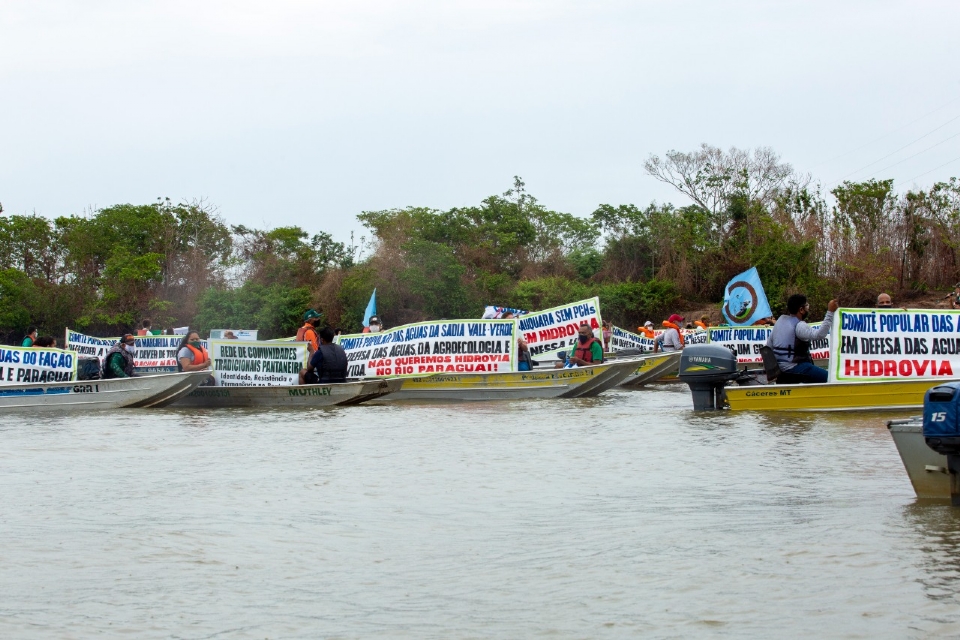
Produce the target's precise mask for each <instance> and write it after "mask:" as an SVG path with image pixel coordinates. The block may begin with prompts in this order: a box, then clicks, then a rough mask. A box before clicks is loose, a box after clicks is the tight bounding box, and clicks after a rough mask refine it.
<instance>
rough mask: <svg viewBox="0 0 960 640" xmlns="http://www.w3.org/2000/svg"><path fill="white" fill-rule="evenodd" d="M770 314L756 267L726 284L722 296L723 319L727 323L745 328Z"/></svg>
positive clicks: (768, 304)
mask: <svg viewBox="0 0 960 640" xmlns="http://www.w3.org/2000/svg"><path fill="white" fill-rule="evenodd" d="M772 313H773V312H772V311H770V303H768V302H767V294H765V293H764V292H763V285H762V284H760V274H759V273H757V268H756V267H750V269H748V270H747V271H744V272H743V273H741V274H739V275H737V276H734V277H733V280H731V281H730V282H728V283H727V288H726V291H725V292H724V294H723V317H724V318H726V319H727V322H729V323H730V324H732V325H734V326H746V325H751V324H753V323H754V322H756V321H757V320H759V319H760V318H767V317H769V316H770V315H771V314H772Z"/></svg>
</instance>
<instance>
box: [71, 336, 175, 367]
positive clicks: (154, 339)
mask: <svg viewBox="0 0 960 640" xmlns="http://www.w3.org/2000/svg"><path fill="white" fill-rule="evenodd" d="M119 339H120V338H119V337H117V338H96V337H94V336H88V335H84V334H82V333H78V332H77V331H71V330H70V329H67V330H66V341H65V345H64V346H65V347H66V348H67V349H69V350H70V351H74V352H76V353H78V354H80V355H81V356H91V357H95V358H98V359H99V360H100V366H101V367H102V366H103V359H104V358H105V357H106V356H107V352H108V351H110V348H111V347H112V346H113V345H115V344H116V343H117V340H119ZM134 340H135V345H134V346H135V347H136V349H137V351H136V353H135V354H134V356H133V371H134V373H136V374H145V373H171V372H174V371H176V370H177V350H178V348H179V347H180V342H181V340H183V336H136V338H134Z"/></svg>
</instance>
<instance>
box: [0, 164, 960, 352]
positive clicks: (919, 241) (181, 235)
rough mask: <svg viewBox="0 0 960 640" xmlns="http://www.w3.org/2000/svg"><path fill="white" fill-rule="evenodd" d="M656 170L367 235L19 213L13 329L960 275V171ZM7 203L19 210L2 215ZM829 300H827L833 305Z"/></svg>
mask: <svg viewBox="0 0 960 640" xmlns="http://www.w3.org/2000/svg"><path fill="white" fill-rule="evenodd" d="M644 169H645V170H646V172H647V173H648V174H649V175H651V176H653V177H655V178H656V179H658V180H661V181H663V182H665V183H667V184H670V185H672V186H673V187H675V188H676V190H677V192H678V193H679V194H681V195H682V197H683V198H684V199H685V201H686V202H684V203H683V204H681V205H674V204H670V203H656V202H654V203H652V204H650V205H647V206H646V207H639V206H636V205H634V204H617V205H613V204H601V205H599V206H598V207H597V208H596V210H595V211H593V213H592V214H591V215H590V217H588V218H581V217H577V216H574V215H571V214H568V213H563V212H559V211H554V210H552V209H549V208H547V207H545V206H544V205H543V204H541V203H540V202H539V201H538V200H537V199H536V198H535V197H534V196H533V195H531V194H530V193H528V192H527V191H526V188H525V185H524V183H523V181H522V180H521V179H520V178H515V179H514V183H513V185H512V186H511V188H509V189H507V190H506V191H505V192H504V193H502V194H500V195H492V196H490V197H488V198H486V199H484V200H483V201H482V202H480V203H478V204H477V205H475V206H471V207H456V208H453V209H449V210H437V209H431V208H425V207H407V208H402V209H389V210H384V211H365V212H362V213H360V214H359V215H358V216H357V218H358V220H359V221H360V223H361V224H362V225H363V227H364V228H365V229H366V230H367V232H368V233H369V236H365V237H364V238H363V239H362V240H361V242H360V243H359V244H354V242H353V241H352V240H351V242H350V243H349V244H346V243H343V242H337V241H335V240H334V239H333V238H332V237H331V236H330V235H329V234H327V233H324V232H318V233H313V234H312V235H311V233H310V231H308V230H304V229H302V228H300V227H296V226H290V227H278V228H274V229H251V228H248V227H245V226H242V225H236V226H230V225H228V224H227V223H226V222H225V220H224V219H223V218H222V217H221V216H220V215H219V213H218V212H217V210H216V209H215V208H214V207H212V206H211V205H210V204H209V203H207V202H204V201H195V202H189V203H186V202H184V203H173V202H171V201H170V200H169V199H161V200H158V201H156V202H154V203H151V204H144V205H131V204H121V205H116V206H112V207H107V208H104V209H100V210H96V211H91V212H87V213H85V214H83V215H70V216H63V217H58V218H56V219H53V220H51V219H49V218H46V217H44V216H39V215H8V214H3V215H0V332H2V333H3V335H4V337H5V339H6V341H7V342H8V343H10V342H13V341H14V340H17V339H18V338H19V337H21V336H22V334H23V332H24V331H25V330H26V328H27V327H28V326H30V325H37V326H39V327H40V329H41V333H50V334H53V335H62V333H63V329H64V327H67V326H69V327H70V328H72V329H77V330H80V331H83V332H86V333H91V334H95V335H117V334H120V333H122V332H124V331H130V330H131V329H133V328H134V327H135V326H136V325H137V323H139V322H140V321H141V320H142V319H143V318H146V317H149V318H151V319H152V320H153V324H154V327H158V326H163V327H175V326H187V325H189V326H191V327H193V328H195V329H198V330H199V331H201V333H203V332H206V331H209V330H210V329H213V328H257V329H259V330H260V335H261V336H262V337H264V338H272V337H281V336H287V335H291V334H292V333H293V332H294V331H295V330H296V328H297V327H298V326H299V325H300V324H301V317H302V313H303V310H304V309H306V308H309V307H315V308H318V309H321V310H322V311H323V313H324V314H325V316H326V320H327V322H328V323H329V324H331V325H332V326H337V327H341V328H343V329H344V330H346V331H355V330H359V329H360V325H361V319H362V317H363V312H364V308H365V307H366V303H367V300H368V298H369V296H370V293H371V291H372V290H373V288H374V287H376V288H377V297H378V304H379V307H380V310H381V312H382V314H381V315H382V316H384V320H385V322H386V323H387V325H388V326H389V325H398V324H403V323H407V322H414V321H419V320H425V319H438V318H468V317H479V315H480V314H481V313H482V310H483V307H484V306H485V305H490V304H497V305H504V306H510V307H516V308H522V309H530V310H536V309H542V308H546V307H550V306H555V305H559V304H562V303H566V302H570V301H572V300H577V299H582V298H586V297H591V296H594V295H597V296H599V297H600V301H601V306H602V310H603V314H604V317H605V318H609V319H611V320H613V321H614V322H615V323H618V324H621V325H623V326H625V327H631V326H636V325H637V324H639V323H641V322H642V321H644V320H646V319H648V318H650V319H653V320H655V321H656V320H657V319H659V318H660V316H665V314H668V313H670V312H672V311H674V310H677V309H681V308H684V307H692V306H703V305H705V304H712V303H719V302H720V301H721V300H722V298H723V288H724V285H725V284H726V283H727V282H728V281H729V279H730V278H731V277H732V276H733V275H735V274H737V273H739V272H741V271H743V270H745V269H747V268H749V267H750V266H754V265H755V266H757V268H758V270H759V272H760V276H761V278H762V281H763V284H764V288H765V289H766V291H767V295H768V298H769V299H770V303H771V306H772V307H774V309H775V310H777V308H778V307H782V305H783V303H784V302H785V300H786V298H787V296H789V295H790V294H791V293H794V292H804V293H806V294H807V295H808V296H809V297H810V298H811V300H812V301H813V302H814V304H815V305H816V304H817V303H824V304H825V301H826V300H828V299H830V298H831V297H834V296H840V297H841V299H842V300H843V301H844V304H846V305H857V304H864V305H866V304H871V303H872V301H873V299H874V298H875V297H876V295H877V293H878V292H879V291H887V292H890V293H893V294H894V295H896V296H899V297H901V298H903V297H909V296H911V295H920V294H926V293H929V292H933V291H945V290H948V289H950V288H952V286H953V284H954V282H956V281H957V280H958V279H960V262H958V259H960V256H958V251H960V182H958V181H957V179H956V178H951V179H950V180H949V181H946V182H938V183H936V184H934V185H932V186H931V187H930V188H929V189H927V190H916V191H914V190H908V191H906V192H905V193H901V194H898V193H897V192H895V191H894V185H893V181H892V180H867V181H863V182H852V181H845V182H843V183H842V184H840V185H838V186H836V187H835V188H833V189H832V190H831V191H830V192H829V193H830V194H831V195H832V196H833V199H832V200H833V202H832V204H828V202H827V199H826V197H825V196H824V194H823V193H822V191H821V188H820V186H819V185H818V184H817V183H815V182H814V181H813V180H812V179H811V178H810V176H805V175H802V174H798V173H797V172H796V171H795V170H794V169H793V168H792V167H791V166H790V165H789V164H787V163H785V162H783V161H782V160H781V158H780V157H779V156H778V155H777V154H776V153H774V152H773V151H772V150H770V149H768V148H759V149H755V150H741V149H736V148H733V149H730V150H728V151H724V150H721V149H718V148H716V147H711V146H708V145H703V146H701V148H699V149H696V150H694V151H691V152H678V151H670V152H668V153H667V154H665V155H664V156H663V157H660V156H656V155H652V156H650V157H649V158H648V159H647V160H646V162H645V163H644ZM0 213H2V208H0ZM819 311H820V310H819V309H815V312H819Z"/></svg>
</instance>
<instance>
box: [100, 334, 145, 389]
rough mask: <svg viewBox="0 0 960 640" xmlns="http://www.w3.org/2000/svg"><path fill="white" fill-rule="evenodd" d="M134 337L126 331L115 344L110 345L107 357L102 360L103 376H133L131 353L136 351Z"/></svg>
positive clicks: (107, 377) (106, 377) (105, 377)
mask: <svg viewBox="0 0 960 640" xmlns="http://www.w3.org/2000/svg"><path fill="white" fill-rule="evenodd" d="M135 345H136V339H135V338H134V337H133V334H131V333H126V334H124V335H123V337H122V338H120V340H118V341H117V344H115V345H113V346H112V347H110V351H108V352H107V357H106V359H105V360H104V361H103V377H104V379H109V378H133V377H135V376H134V374H133V354H134V353H136V351H137V349H136V347H135Z"/></svg>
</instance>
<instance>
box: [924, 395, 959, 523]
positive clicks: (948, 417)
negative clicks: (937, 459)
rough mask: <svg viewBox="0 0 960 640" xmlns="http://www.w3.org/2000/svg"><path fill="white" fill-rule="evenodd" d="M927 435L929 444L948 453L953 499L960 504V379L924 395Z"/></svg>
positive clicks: (954, 502) (952, 500)
mask: <svg viewBox="0 0 960 640" xmlns="http://www.w3.org/2000/svg"><path fill="white" fill-rule="evenodd" d="M923 439H924V440H925V441H926V443H927V446H928V447H930V448H931V449H933V450H934V451H936V452H937V453H939V454H941V455H945V456H947V470H948V471H949V472H950V501H951V503H953V506H955V507H960V382H948V383H946V384H941V385H937V386H936V387H933V388H932V389H928V390H927V394H926V395H925V396H924V398H923Z"/></svg>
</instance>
